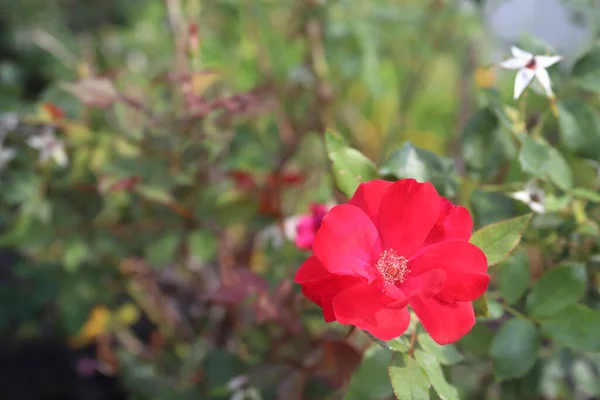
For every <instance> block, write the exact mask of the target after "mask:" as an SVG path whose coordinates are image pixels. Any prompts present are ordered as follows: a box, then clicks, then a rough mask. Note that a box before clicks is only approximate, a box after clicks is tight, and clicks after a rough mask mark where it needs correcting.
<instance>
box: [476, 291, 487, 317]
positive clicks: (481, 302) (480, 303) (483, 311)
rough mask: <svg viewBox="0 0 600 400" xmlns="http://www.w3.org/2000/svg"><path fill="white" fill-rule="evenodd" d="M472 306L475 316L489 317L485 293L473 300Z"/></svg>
mask: <svg viewBox="0 0 600 400" xmlns="http://www.w3.org/2000/svg"><path fill="white" fill-rule="evenodd" d="M473 308H474V309H475V316H476V317H477V318H480V317H483V318H489V316H490V311H489V309H488V301H487V297H486V295H485V293H484V294H483V295H481V296H479V298H478V299H476V300H474V301H473Z"/></svg>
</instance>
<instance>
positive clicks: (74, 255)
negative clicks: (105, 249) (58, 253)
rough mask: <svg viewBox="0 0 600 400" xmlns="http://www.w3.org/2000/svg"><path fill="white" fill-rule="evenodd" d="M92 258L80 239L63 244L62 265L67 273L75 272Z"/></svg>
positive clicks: (85, 243) (86, 245)
mask: <svg viewBox="0 0 600 400" xmlns="http://www.w3.org/2000/svg"><path fill="white" fill-rule="evenodd" d="M91 256H92V253H91V251H90V247H89V246H88V244H87V242H86V241H85V240H83V239H81V238H73V239H72V240H69V241H68V242H67V243H66V244H65V249H64V253H63V263H64V267H65V269H66V270H67V271H71V272H73V271H75V270H76V269H77V268H78V267H79V266H80V265H81V264H83V263H84V262H86V261H88V260H89V259H90V258H91Z"/></svg>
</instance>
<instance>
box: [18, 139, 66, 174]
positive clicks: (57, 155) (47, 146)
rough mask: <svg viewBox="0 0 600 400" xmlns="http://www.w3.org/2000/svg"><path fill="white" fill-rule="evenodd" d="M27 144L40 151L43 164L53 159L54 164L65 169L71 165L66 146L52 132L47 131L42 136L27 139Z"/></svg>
mask: <svg viewBox="0 0 600 400" xmlns="http://www.w3.org/2000/svg"><path fill="white" fill-rule="evenodd" d="M27 144H28V145H29V146H30V147H32V148H34V149H37V150H39V152H40V162H41V163H46V162H48V160H50V159H53V160H54V162H56V163H57V164H58V165H59V166H61V167H63V168H64V167H66V166H67V165H68V164H69V157H68V156H67V152H66V151H65V145H64V144H63V142H62V141H60V140H59V139H57V138H56V135H54V132H53V131H51V130H47V131H46V132H44V133H43V134H41V135H37V136H31V137H30V138H29V139H27Z"/></svg>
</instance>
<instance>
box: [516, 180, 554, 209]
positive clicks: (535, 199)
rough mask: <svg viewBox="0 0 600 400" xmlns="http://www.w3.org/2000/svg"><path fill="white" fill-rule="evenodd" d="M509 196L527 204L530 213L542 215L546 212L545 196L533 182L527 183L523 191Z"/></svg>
mask: <svg viewBox="0 0 600 400" xmlns="http://www.w3.org/2000/svg"><path fill="white" fill-rule="evenodd" d="M509 196H510V197H512V198H513V199H515V200H519V201H521V202H523V203H525V204H527V205H528V206H529V208H530V209H531V211H533V212H535V213H537V214H544V213H545V212H546V201H545V197H546V195H545V193H544V191H543V190H542V189H540V188H539V187H538V186H537V185H536V184H535V182H530V183H528V184H527V185H526V186H525V188H524V189H523V190H519V191H518V192H514V193H511V194H510V195H509Z"/></svg>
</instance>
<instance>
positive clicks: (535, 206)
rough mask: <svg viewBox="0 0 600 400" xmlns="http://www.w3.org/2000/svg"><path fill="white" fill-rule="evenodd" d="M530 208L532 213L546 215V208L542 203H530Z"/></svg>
mask: <svg viewBox="0 0 600 400" xmlns="http://www.w3.org/2000/svg"><path fill="white" fill-rule="evenodd" d="M529 208H531V211H533V212H535V213H538V214H544V213H546V206H544V205H543V204H542V203H537V202H535V203H534V202H532V203H529Z"/></svg>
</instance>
